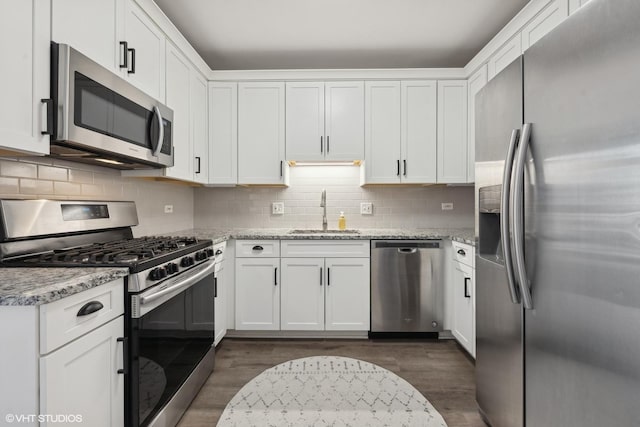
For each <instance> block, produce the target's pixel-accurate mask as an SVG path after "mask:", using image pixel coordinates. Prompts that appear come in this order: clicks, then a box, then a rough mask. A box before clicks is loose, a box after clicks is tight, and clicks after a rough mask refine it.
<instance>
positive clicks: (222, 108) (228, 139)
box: [209, 82, 238, 185]
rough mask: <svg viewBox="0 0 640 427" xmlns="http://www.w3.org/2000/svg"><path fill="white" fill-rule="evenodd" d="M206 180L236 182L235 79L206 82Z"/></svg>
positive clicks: (236, 88)
mask: <svg viewBox="0 0 640 427" xmlns="http://www.w3.org/2000/svg"><path fill="white" fill-rule="evenodd" d="M209 183H210V184H223V185H224V184H237V183H238V84H237V83H223V82H210V83H209Z"/></svg>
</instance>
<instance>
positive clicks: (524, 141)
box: [511, 123, 533, 310]
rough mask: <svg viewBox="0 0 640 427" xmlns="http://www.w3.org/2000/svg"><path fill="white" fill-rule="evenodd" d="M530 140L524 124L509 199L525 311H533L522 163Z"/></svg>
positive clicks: (514, 246)
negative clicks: (525, 231) (526, 258)
mask: <svg viewBox="0 0 640 427" xmlns="http://www.w3.org/2000/svg"><path fill="white" fill-rule="evenodd" d="M530 139H531V123H525V124H524V126H523V127H522V138H521V139H520V145H519V146H518V153H517V154H516V162H515V169H514V171H513V174H514V179H513V192H512V199H511V217H512V221H513V252H514V257H515V261H516V274H517V277H518V282H519V283H520V293H521V295H522V306H523V307H524V308H525V309H526V310H532V309H533V301H532V298H531V287H530V284H529V279H528V277H527V269H526V264H525V260H524V217H523V209H524V199H523V196H524V194H523V193H524V163H525V160H526V158H527V148H528V147H529V141H530Z"/></svg>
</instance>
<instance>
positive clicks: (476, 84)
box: [467, 64, 488, 182]
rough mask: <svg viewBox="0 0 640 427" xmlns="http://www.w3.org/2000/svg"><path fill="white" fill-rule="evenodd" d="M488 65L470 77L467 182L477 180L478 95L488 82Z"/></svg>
mask: <svg viewBox="0 0 640 427" xmlns="http://www.w3.org/2000/svg"><path fill="white" fill-rule="evenodd" d="M487 81H488V78H487V65H486V64H485V65H483V66H482V67H480V69H479V70H478V71H476V72H475V73H474V74H473V75H472V76H471V77H469V82H468V86H469V100H468V102H467V108H468V122H469V124H468V129H467V135H468V139H467V144H468V150H467V156H468V160H467V163H468V171H467V182H474V181H475V174H476V171H475V162H476V122H475V121H476V95H477V94H478V92H480V89H482V88H483V87H484V86H485V85H486V84H487Z"/></svg>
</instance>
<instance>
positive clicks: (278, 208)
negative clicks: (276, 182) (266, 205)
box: [271, 202, 284, 215]
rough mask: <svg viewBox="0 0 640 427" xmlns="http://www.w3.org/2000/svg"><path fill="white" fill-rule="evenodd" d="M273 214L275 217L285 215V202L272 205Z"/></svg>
mask: <svg viewBox="0 0 640 427" xmlns="http://www.w3.org/2000/svg"><path fill="white" fill-rule="evenodd" d="M271 213H272V214H273V215H284V202H273V203H271Z"/></svg>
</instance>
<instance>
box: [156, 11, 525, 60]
mask: <svg viewBox="0 0 640 427" xmlns="http://www.w3.org/2000/svg"><path fill="white" fill-rule="evenodd" d="M155 1H156V3H157V4H158V5H159V6H160V8H161V9H162V10H163V11H164V13H165V14H166V15H167V16H168V17H169V19H171V21H172V22H173V23H174V24H175V25H176V27H178V29H179V30H180V31H181V32H182V34H184V36H185V37H186V38H187V40H189V42H190V43H191V44H192V45H193V47H194V48H195V49H196V50H197V51H198V53H200V55H201V56H202V58H203V59H204V60H205V61H206V62H207V63H208V64H209V66H210V67H211V68H212V69H214V70H256V69H259V70H267V69H327V68H423V67H424V68H430V67H463V66H464V65H466V64H467V62H468V61H469V60H470V59H471V58H473V56H474V55H475V54H476V53H478V51H480V49H481V48H482V47H483V46H484V45H485V44H486V43H487V42H488V41H489V40H490V39H491V38H492V37H493V36H494V35H495V34H496V33H497V32H498V31H500V29H502V27H504V25H505V24H506V23H507V22H509V20H511V18H513V17H514V16H515V15H516V14H517V13H518V11H520V10H521V9H522V8H523V7H524V5H525V4H526V3H527V2H528V1H529V0H322V1H320V0H180V1H176V0H155Z"/></svg>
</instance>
